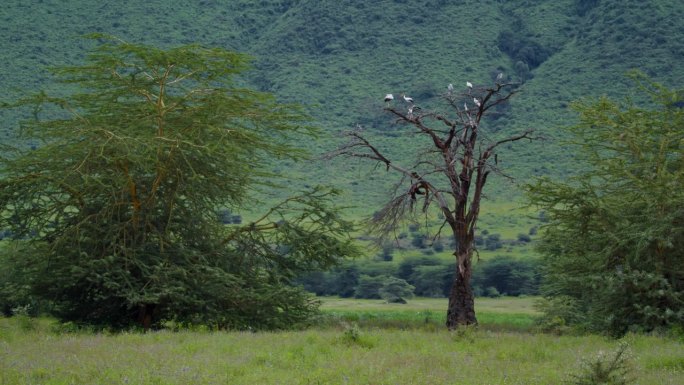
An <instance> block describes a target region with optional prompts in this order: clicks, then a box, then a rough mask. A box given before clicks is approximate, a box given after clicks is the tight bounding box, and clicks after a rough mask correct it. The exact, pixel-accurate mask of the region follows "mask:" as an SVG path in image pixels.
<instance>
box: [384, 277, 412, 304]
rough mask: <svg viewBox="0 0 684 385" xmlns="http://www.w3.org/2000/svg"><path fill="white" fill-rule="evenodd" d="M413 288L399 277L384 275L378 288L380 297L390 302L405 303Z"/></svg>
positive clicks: (410, 296)
mask: <svg viewBox="0 0 684 385" xmlns="http://www.w3.org/2000/svg"><path fill="white" fill-rule="evenodd" d="M414 289H415V288H414V287H413V286H411V285H410V284H409V283H408V282H406V281H404V280H403V279H401V278H396V277H386V278H385V281H384V282H383V284H382V287H381V288H380V290H379V294H380V297H381V298H382V299H384V300H385V301H387V302H390V303H406V299H408V298H413V290H414Z"/></svg>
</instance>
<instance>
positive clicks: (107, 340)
mask: <svg viewBox="0 0 684 385" xmlns="http://www.w3.org/2000/svg"><path fill="white" fill-rule="evenodd" d="M534 301H535V299H534V298H518V299H511V298H499V299H478V300H477V310H478V315H479V319H480V326H479V327H478V328H476V329H462V330H460V331H456V332H448V331H447V330H445V328H444V327H442V326H441V321H440V319H442V318H444V315H443V312H444V309H445V305H446V302H445V300H443V299H423V298H417V299H414V300H411V301H409V303H408V304H406V305H396V304H385V303H383V302H382V301H373V300H348V299H338V298H325V299H323V304H322V316H321V318H320V319H319V322H317V323H316V324H315V325H313V326H312V327H310V328H308V329H305V330H301V331H287V332H258V333H251V332H224V331H208V330H194V331H190V330H182V331H171V330H164V331H156V332H149V333H140V332H126V333H117V334H111V333H106V332H93V331H89V332H85V331H77V332H73V331H72V332H68V331H66V330H65V329H64V327H59V326H58V325H57V324H56V323H55V322H54V321H51V320H47V319H28V318H22V317H15V318H12V319H7V318H2V319H0V384H2V385H5V384H7V385H9V384H44V385H53V384H54V385H57V384H59V385H62V384H141V385H148V384H150V385H151V384H179V385H180V384H561V383H564V382H565V381H569V380H571V379H572V378H573V377H572V375H577V374H580V373H581V372H582V370H583V368H584V366H585V365H586V362H587V361H590V360H593V359H596V358H597V357H601V356H606V355H610V353H611V352H612V351H614V350H615V349H616V348H617V346H618V344H619V343H621V342H622V341H624V342H626V343H627V344H628V346H629V350H628V361H627V362H628V365H629V368H630V373H631V376H632V377H634V379H635V380H636V382H635V383H637V384H654V385H656V384H658V385H663V384H672V385H675V384H681V383H682V379H683V378H684V342H683V341H682V340H681V339H676V338H673V337H667V336H656V335H628V336H627V337H625V338H624V339H623V340H621V341H616V340H614V339H609V338H606V337H601V336H597V335H577V336H575V335H573V336H571V335H564V336H559V335H553V334H544V333H538V332H536V331H535V330H534V329H533V328H534V326H533V317H534V316H535V314H536V312H535V310H534V308H533V303H534ZM354 315H356V316H354ZM426 317H427V318H428V322H425V318H426ZM506 317H510V319H511V320H513V321H512V322H508V321H505V319H506ZM522 320H527V321H525V322H530V323H529V324H527V325H518V324H516V322H522ZM390 321H391V322H390ZM437 323H439V325H436V324H437ZM402 324H403V325H404V327H402V326H401V325H402Z"/></svg>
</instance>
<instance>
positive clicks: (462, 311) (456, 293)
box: [446, 256, 477, 330]
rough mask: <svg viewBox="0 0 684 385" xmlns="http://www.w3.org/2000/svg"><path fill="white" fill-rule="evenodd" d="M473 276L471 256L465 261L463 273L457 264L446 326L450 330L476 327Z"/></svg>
mask: <svg viewBox="0 0 684 385" xmlns="http://www.w3.org/2000/svg"><path fill="white" fill-rule="evenodd" d="M471 275H472V269H471V260H470V256H467V257H466V258H464V260H463V271H461V268H460V267H459V264H458V263H457V264H456V271H455V274H454V283H453V285H452V286H451V293H450V294H449V309H448V310H447V320H446V326H447V328H448V329H449V330H453V329H456V328H457V327H459V326H462V325H475V324H477V318H475V297H474V296H473V288H472V287H471V286H470V277H471Z"/></svg>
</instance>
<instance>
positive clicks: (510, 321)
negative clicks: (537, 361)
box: [321, 297, 538, 331]
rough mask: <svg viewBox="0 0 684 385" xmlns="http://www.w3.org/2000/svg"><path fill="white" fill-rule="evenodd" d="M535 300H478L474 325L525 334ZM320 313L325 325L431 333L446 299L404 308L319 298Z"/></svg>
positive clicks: (413, 301) (411, 303) (441, 316)
mask: <svg viewBox="0 0 684 385" xmlns="http://www.w3.org/2000/svg"><path fill="white" fill-rule="evenodd" d="M535 300H536V298H533V297H527V298H514V297H508V298H506V299H498V298H478V299H477V300H476V301H475V309H476V312H477V318H478V322H480V324H481V325H480V326H481V328H483V329H486V330H489V331H500V330H506V331H529V330H531V329H532V328H533V327H534V317H535V315H537V314H538V313H537V311H536V310H535V309H534V301H535ZM322 301H323V303H322V306H321V310H322V311H323V314H324V315H326V316H328V317H329V318H324V320H325V321H327V322H329V323H331V322H332V323H335V322H339V321H343V322H354V323H357V324H358V325H360V326H362V327H379V328H383V329H387V328H398V329H431V330H438V329H440V328H442V327H443V325H444V322H445V319H446V309H447V299H446V298H414V299H411V300H409V301H408V303H407V304H392V303H386V302H385V301H383V300H364V299H355V298H335V297H331V298H323V300H322Z"/></svg>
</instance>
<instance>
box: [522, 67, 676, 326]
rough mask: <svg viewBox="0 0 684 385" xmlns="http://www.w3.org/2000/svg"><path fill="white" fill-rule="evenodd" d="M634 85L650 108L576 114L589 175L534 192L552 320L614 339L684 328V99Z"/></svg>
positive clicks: (597, 103)
mask: <svg viewBox="0 0 684 385" xmlns="http://www.w3.org/2000/svg"><path fill="white" fill-rule="evenodd" d="M633 77H634V78H635V80H636V81H638V82H639V89H640V90H641V91H642V93H643V95H644V96H645V98H644V99H646V100H648V99H649V98H650V100H651V103H650V105H649V104H646V106H647V107H640V106H637V105H636V104H634V103H632V102H627V103H618V102H615V101H612V100H609V99H607V98H600V99H598V100H591V101H583V102H578V103H576V104H575V105H574V107H575V109H576V110H577V111H578V112H579V117H580V122H579V124H578V125H576V126H575V127H573V128H572V132H573V133H574V134H575V138H576V139H575V140H574V141H573V143H574V145H575V148H577V150H578V154H579V155H580V156H582V157H583V158H584V160H585V161H586V162H587V171H586V172H584V173H582V174H580V175H577V176H576V177H575V178H572V179H571V180H569V181H564V182H557V181H552V180H550V179H541V180H539V181H538V182H537V183H536V184H534V185H530V186H528V191H529V196H530V199H531V202H532V203H533V204H534V205H536V206H537V207H539V208H540V209H542V210H544V213H545V215H546V217H548V219H549V220H550V221H549V222H548V223H547V224H546V225H545V226H544V231H543V233H542V237H541V244H540V251H541V252H542V254H543V256H544V258H543V265H544V270H545V272H546V277H545V283H544V286H543V288H544V292H545V294H546V296H548V297H550V298H553V299H554V300H553V301H552V302H551V306H549V307H548V310H549V315H550V316H559V317H562V318H564V319H565V322H568V323H575V324H579V325H583V326H586V327H588V328H590V329H593V330H598V331H603V332H607V333H610V334H614V335H621V334H623V333H625V332H627V331H629V330H632V329H637V330H653V329H658V328H663V327H668V326H672V325H680V326H682V325H684V254H683V250H684V192H683V190H682V186H684V156H683V154H684V152H683V151H684V147H683V146H684V139H683V138H684V109H682V108H681V106H682V104H683V103H684V99H683V95H684V94H683V93H682V92H681V91H677V90H670V89H667V88H665V87H663V86H662V85H659V84H655V83H652V82H650V81H649V80H648V79H646V78H644V76H643V75H640V74H634V75H633ZM554 303H556V304H557V305H558V307H557V308H554V306H553V304H554ZM568 309H574V310H573V311H568ZM555 313H557V314H555ZM561 313H562V314H561Z"/></svg>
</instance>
